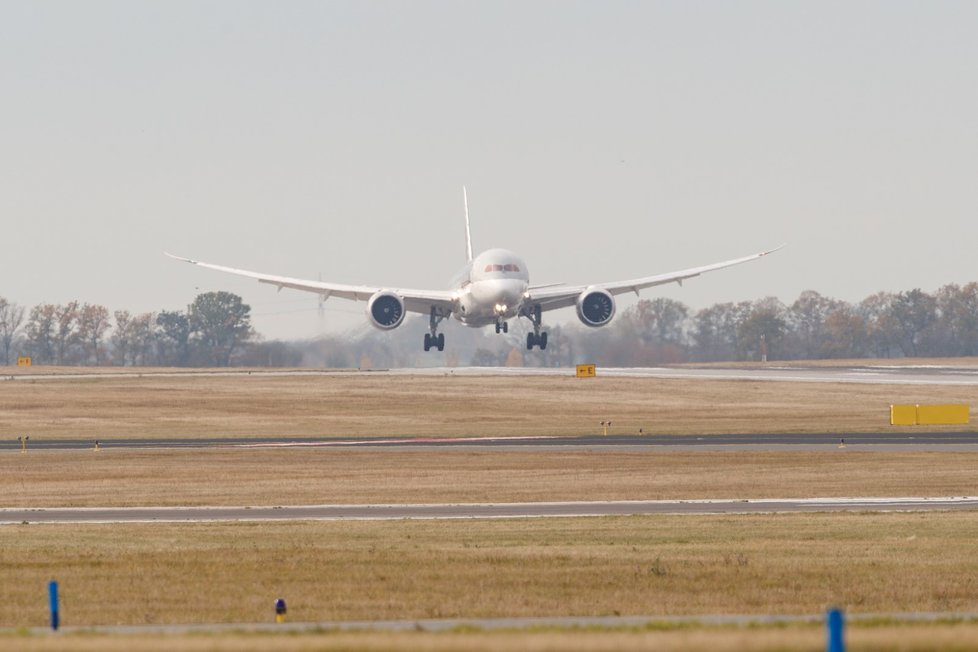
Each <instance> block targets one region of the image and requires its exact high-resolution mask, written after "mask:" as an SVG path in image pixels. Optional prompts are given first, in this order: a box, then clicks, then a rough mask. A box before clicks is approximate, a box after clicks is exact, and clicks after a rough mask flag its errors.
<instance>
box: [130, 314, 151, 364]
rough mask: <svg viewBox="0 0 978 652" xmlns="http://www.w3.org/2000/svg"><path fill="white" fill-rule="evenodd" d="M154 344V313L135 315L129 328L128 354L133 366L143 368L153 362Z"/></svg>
mask: <svg viewBox="0 0 978 652" xmlns="http://www.w3.org/2000/svg"><path fill="white" fill-rule="evenodd" d="M155 344H156V313H153V312H144V313H140V314H138V315H135V316H134V317H133V318H132V322H130V327H129V354H130V356H132V364H133V365H134V366H140V367H145V366H148V365H150V364H152V362H153V350H154V348H155Z"/></svg>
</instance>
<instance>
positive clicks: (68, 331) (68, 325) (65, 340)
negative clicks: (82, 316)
mask: <svg viewBox="0 0 978 652" xmlns="http://www.w3.org/2000/svg"><path fill="white" fill-rule="evenodd" d="M77 326H78V302H77V301H71V302H69V303H67V304H65V305H63V306H58V308H57V310H56V312H55V331H54V353H55V361H56V362H57V364H59V365H60V364H66V363H68V362H70V361H71V360H72V348H73V347H74V346H75V344H76V343H77V342H78V329H77Z"/></svg>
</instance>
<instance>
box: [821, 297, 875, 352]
mask: <svg viewBox="0 0 978 652" xmlns="http://www.w3.org/2000/svg"><path fill="white" fill-rule="evenodd" d="M823 328H824V338H823V339H822V346H821V348H820V349H819V357H820V358H861V357H863V356H864V355H866V350H867V347H868V346H869V332H868V330H867V327H866V319H865V318H864V317H863V316H862V315H860V314H859V312H858V311H857V310H856V309H855V308H853V307H852V306H850V305H848V304H844V305H842V306H840V307H839V308H837V309H836V310H835V311H833V312H832V313H831V314H830V315H829V316H828V317H826V318H825V323H824V324H823Z"/></svg>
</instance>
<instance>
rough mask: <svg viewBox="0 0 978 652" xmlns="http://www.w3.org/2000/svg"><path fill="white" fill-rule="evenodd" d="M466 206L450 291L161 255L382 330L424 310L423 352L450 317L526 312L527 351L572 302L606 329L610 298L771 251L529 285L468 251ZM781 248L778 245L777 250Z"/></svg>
mask: <svg viewBox="0 0 978 652" xmlns="http://www.w3.org/2000/svg"><path fill="white" fill-rule="evenodd" d="M462 197H463V201H464V205H465V244H466V258H467V262H466V265H465V267H464V268H463V269H462V270H461V272H460V273H459V274H458V276H457V277H456V279H455V281H454V282H453V283H452V287H451V289H448V290H412V289H408V288H400V287H395V286H391V287H372V286H366V285H342V284H339V283H327V282H323V281H307V280H303V279H299V278H290V277H288V276H275V275H272V274H263V273H260V272H251V271H248V270H244V269H235V268H233V267H225V266H223V265H214V264H211V263H204V262H200V261H197V260H191V259H189V258H181V257H179V256H174V255H172V254H167V255H168V256H170V257H171V258H176V259H177V260H182V261H185V262H188V263H192V264H194V265H199V266H201V267H207V268H210V269H215V270H217V271H219V272H227V273H229V274H237V275H238V276H247V277H250V278H254V279H257V280H258V282H259V283H268V284H270V285H274V286H276V287H278V288H279V289H282V288H292V289H295V290H303V291H306V292H315V293H317V294H320V295H322V297H323V299H324V300H325V299H327V298H329V297H339V298H341V299H351V300H354V301H366V302H367V317H368V319H369V320H370V323H371V324H373V325H374V326H376V327H377V328H379V329H381V330H391V329H393V328H397V327H398V326H400V325H401V322H403V321H404V315H405V313H406V312H414V313H420V314H423V315H428V318H429V322H428V324H429V332H428V333H426V334H425V336H424V350H425V351H429V350H430V349H432V348H436V349H438V350H439V351H442V350H444V348H445V334H444V333H439V332H438V325H439V324H440V323H441V322H442V320H444V319H447V318H449V317H451V316H454V317H455V319H457V320H458V321H460V322H461V323H463V324H465V325H466V326H471V327H473V328H480V327H482V326H488V325H490V324H492V325H495V327H496V332H497V333H505V332H508V330H509V325H508V320H510V319H516V318H519V317H525V318H527V319H529V320H530V322H531V323H532V325H533V332H532V333H527V336H526V348H527V349H529V350H532V349H533V347H534V346H536V347H539V348H540V349H546V348H547V333H546V332H544V331H542V330H541V328H542V314H543V313H544V312H545V311H547V310H556V309H558V308H566V307H569V306H576V307H577V316H578V317H579V318H580V320H581V321H582V322H584V324H586V325H587V326H592V327H598V326H604V325H605V324H607V323H608V322H610V321H611V318H612V317H614V316H615V298H614V297H615V296H616V295H619V294H622V293H625V292H634V293H635V294H636V295H637V294H638V293H639V290H642V289H644V288H649V287H653V286H655V285H664V284H666V283H674V282H675V283H680V284H682V282H683V281H684V280H685V279H688V278H692V277H694V276H699V275H700V274H703V273H706V272H712V271H713V270H717V269H723V268H724V267H731V266H733V265H739V264H740V263H746V262H748V261H751V260H757V259H758V258H762V257H763V256H766V255H767V254H769V253H772V252H773V251H776V250H777V249H772V250H771V251H763V252H761V253H758V254H754V255H751V256H744V257H743V258H734V259H733V260H725V261H723V262H721V263H714V264H712V265H704V266H702V267H692V268H690V269H684V270H680V271H678V272H669V273H667V274H657V275H655V276H643V277H641V278H635V279H631V280H627V281H612V282H610V283H596V284H594V285H567V284H564V283H553V284H549V285H530V274H529V271H528V269H527V266H526V262H525V261H524V260H523V259H522V258H520V257H519V256H517V255H516V254H515V253H513V252H512V251H509V250H507V249H489V250H487V251H484V252H482V253H481V254H479V255H478V256H475V257H473V256H472V237H471V230H470V228H469V207H468V196H467V195H466V193H465V189H464V188H463V190H462ZM779 248H780V247H779Z"/></svg>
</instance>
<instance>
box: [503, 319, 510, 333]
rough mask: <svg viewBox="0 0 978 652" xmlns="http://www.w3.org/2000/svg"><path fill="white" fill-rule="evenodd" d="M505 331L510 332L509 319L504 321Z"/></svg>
mask: <svg viewBox="0 0 978 652" xmlns="http://www.w3.org/2000/svg"><path fill="white" fill-rule="evenodd" d="M503 332H504V333H508V332H509V322H508V321H504V322H503Z"/></svg>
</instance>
